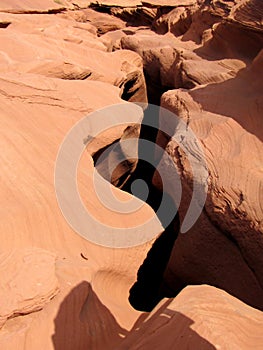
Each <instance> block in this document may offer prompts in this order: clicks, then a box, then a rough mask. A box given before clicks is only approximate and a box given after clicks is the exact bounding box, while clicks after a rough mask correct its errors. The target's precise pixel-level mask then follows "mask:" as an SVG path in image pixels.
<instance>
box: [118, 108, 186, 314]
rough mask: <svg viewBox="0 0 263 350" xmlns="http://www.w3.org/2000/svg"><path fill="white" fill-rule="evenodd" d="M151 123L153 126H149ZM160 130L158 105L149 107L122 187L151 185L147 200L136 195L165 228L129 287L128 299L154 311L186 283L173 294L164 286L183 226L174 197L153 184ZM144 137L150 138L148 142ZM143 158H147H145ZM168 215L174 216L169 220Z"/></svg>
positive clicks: (134, 305) (175, 289)
mask: <svg viewBox="0 0 263 350" xmlns="http://www.w3.org/2000/svg"><path fill="white" fill-rule="evenodd" d="M149 124H150V125H151V126H149ZM158 131H159V108H157V106H155V108H148V109H146V111H145V113H144V118H143V121H142V124H141V130H140V136H139V141H138V163H137V167H136V169H135V171H134V172H133V173H132V174H131V177H130V178H129V180H128V181H127V182H126V183H125V184H124V186H123V187H122V190H124V191H126V192H129V193H133V192H132V190H131V186H132V183H133V182H134V181H135V180H137V179H140V180H143V181H145V183H146V184H147V186H148V190H149V194H148V197H147V199H146V200H145V198H144V194H142V195H141V196H140V193H136V196H137V197H138V198H140V199H142V200H145V201H146V203H147V204H149V205H150V206H151V207H152V209H153V210H154V211H155V213H156V214H157V216H158V219H159V220H160V222H161V223H162V225H163V227H164V228H165V230H164V232H163V233H162V234H161V235H160V236H159V237H158V238H157V239H156V241H155V242H154V244H153V246H152V248H151V249H150V251H149V252H148V254H147V257H146V258H145V260H144V262H143V263H142V265H141V266H140V268H139V270H138V274H137V281H136V282H135V284H134V285H133V286H132V288H131V289H130V296H129V301H130V303H131V305H132V306H133V307H134V308H135V309H137V310H140V311H151V310H152V309H153V308H154V307H155V306H156V305H157V304H158V302H159V301H160V300H161V299H162V298H164V297H172V296H176V295H177V294H178V293H179V292H180V291H181V290H182V288H184V287H185V284H182V283H179V282H178V284H177V288H174V290H173V293H172V294H171V292H170V291H168V289H166V288H165V285H164V281H163V275H164V272H165V269H166V267H167V264H168V262H169V259H170V256H171V253H172V249H173V246H174V243H175V240H176V238H177V237H178V234H179V230H180V220H179V215H178V212H177V207H176V205H175V203H174V200H173V198H172V197H171V196H170V195H169V194H168V193H165V192H163V191H162V190H161V189H159V188H156V187H155V186H154V185H153V181H152V179H153V176H154V173H155V171H156V169H157V166H158V161H159V159H160V157H159V159H157V160H156V156H155V147H156V138H157V134H158ZM141 140H142V141H144V140H147V141H150V142H149V143H147V145H146V144H145V142H142V141H141ZM143 159H147V161H144V160H143ZM162 201H165V203H166V207H165V208H164V210H160V204H161V202H162ZM169 217H171V218H172V220H169Z"/></svg>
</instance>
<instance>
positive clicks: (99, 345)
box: [52, 281, 216, 350]
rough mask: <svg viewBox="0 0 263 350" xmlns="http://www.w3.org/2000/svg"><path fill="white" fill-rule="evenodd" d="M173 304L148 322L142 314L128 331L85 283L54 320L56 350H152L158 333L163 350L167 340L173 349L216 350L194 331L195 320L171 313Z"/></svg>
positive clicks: (144, 314) (61, 306) (160, 309)
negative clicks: (140, 346) (134, 348)
mask: <svg viewBox="0 0 263 350" xmlns="http://www.w3.org/2000/svg"><path fill="white" fill-rule="evenodd" d="M114 302H116V300H114ZM171 302H172V300H171V299H170V300H167V301H166V302H165V303H164V304H163V305H161V306H160V308H159V309H158V310H157V311H156V312H155V313H154V314H153V315H152V316H151V317H150V318H149V319H148V320H146V318H147V317H148V316H149V314H148V313H143V314H142V315H141V316H140V317H139V318H138V319H137V321H136V322H135V324H134V326H133V327H132V329H131V330H130V331H127V330H125V329H123V328H122V327H121V326H120V325H119V324H118V322H117V321H116V319H115V317H114V316H113V315H112V313H111V312H110V310H109V309H108V308H107V307H106V306H105V305H104V304H103V303H102V302H101V301H100V299H99V298H98V296H97V295H96V293H95V292H94V291H93V289H92V287H91V285H90V283H88V282H84V281H83V282H81V283H80V284H79V285H77V286H75V287H74V288H73V289H72V290H71V291H70V292H69V294H68V295H67V296H66V297H65V298H64V300H63V301H62V303H61V304H60V308H59V310H58V313H57V315H56V318H55V320H54V323H55V333H54V334H53V336H52V341H53V346H54V349H55V350H75V349H77V350H86V349H115V350H124V349H130V348H132V347H133V346H135V347H136V345H138V344H143V348H144V349H151V348H152V347H153V344H154V343H155V339H154V336H153V334H154V333H153V332H154V330H157V329H159V333H158V337H161V338H159V341H160V339H164V341H163V342H162V344H163V345H160V347H158V348H159V349H160V350H162V349H163V350H166V349H167V347H166V344H167V340H165V337H167V336H169V339H170V340H169V343H170V344H173V345H172V348H175V347H176V346H177V343H179V344H180V346H181V348H180V349H189V348H191V349H193V348H198V349H202V350H215V349H216V348H215V347H214V346H213V345H212V344H211V343H210V342H208V341H207V340H206V339H205V338H203V337H201V336H200V335H199V334H198V333H196V332H195V331H194V330H192V329H191V326H192V325H193V324H194V321H193V320H191V319H190V318H188V317H187V316H185V315H184V314H182V313H179V312H176V311H174V310H171V309H169V305H170V303H171ZM167 321H168V322H167ZM160 329H161V331H160Z"/></svg>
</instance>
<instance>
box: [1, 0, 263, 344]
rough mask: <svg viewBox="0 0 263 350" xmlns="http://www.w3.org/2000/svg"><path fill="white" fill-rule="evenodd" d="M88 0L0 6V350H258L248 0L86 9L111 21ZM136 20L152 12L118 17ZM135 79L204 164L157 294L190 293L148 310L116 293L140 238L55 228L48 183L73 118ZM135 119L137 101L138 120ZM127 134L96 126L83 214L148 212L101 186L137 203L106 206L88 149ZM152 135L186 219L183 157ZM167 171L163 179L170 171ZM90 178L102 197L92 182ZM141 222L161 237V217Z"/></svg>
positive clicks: (261, 60)
mask: <svg viewBox="0 0 263 350" xmlns="http://www.w3.org/2000/svg"><path fill="white" fill-rule="evenodd" d="M89 5H90V2H89V1H74V2H73V1H61V2H56V1H48V0H45V1H29V0H28V1H26V0H23V1H2V2H1V4H0V43H1V45H0V46H1V48H0V122H1V138H0V145H1V149H2V152H1V155H0V162H1V184H0V193H1V194H0V195H1V200H2V205H1V210H0V212H1V222H0V232H1V248H0V296H1V298H0V299H1V306H0V327H1V329H0V348H1V349H8V350H13V349H14V350H20V349H21V350H22V349H23V350H24V349H26V350H31V349H47V350H49V349H50V350H51V349H55V350H62V349H63V350H72V349H79V350H82V349H83V350H84V349H87V348H89V349H92V350H105V349H116V350H122V349H134V350H135V349H142V348H143V349H156V350H157V349H161V350H162V349H163V350H166V349H173V348H178V349H182V350H183V349H194V350H195V349H202V350H210V349H222V350H223V349H229V350H232V349H234V350H235V349H237V350H239V349H244V350H250V349H256V350H260V349H262V347H263V337H262V326H263V314H262V311H260V310H263V304H262V303H263V287H262V286H263V280H262V273H263V260H262V256H263V254H262V252H263V239H262V237H263V236H262V235H263V226H262V225H263V221H262V218H263V208H262V205H261V203H262V196H263V190H262V189H263V182H262V181H263V180H262V178H263V177H262V164H263V153H262V137H263V130H262V120H261V119H262V110H263V101H262V88H263V86H262V76H263V71H262V67H263V66H262V64H263V55H262V52H263V51H262V47H263V39H262V34H261V33H262V21H261V14H262V12H263V10H262V5H261V2H260V0H258V1H256V0H255V1H252V0H250V1H249V0H239V1H238V0H235V1H231V2H230V1H226V0H220V1H216V2H215V1H206V2H204V3H203V2H202V1H179V0H178V1H172V2H171V1H170V2H167V1H145V2H139V1H125V2H120V1H109V2H108V1H102V2H97V5H96V6H101V7H102V8H103V7H104V6H106V8H108V7H113V8H114V7H120V8H122V9H121V11H120V12H118V11H119V10H118V9H117V10H116V9H115V10H114V11H115V13H116V15H118V14H120V15H121V18H122V19H119V18H117V17H113V15H109V14H105V13H99V12H94V11H93V10H91V9H88V8H87V7H88V6H89ZM136 6H139V7H138V11H137V8H136ZM142 7H143V10H142ZM167 7H168V10H167ZM173 7H175V8H173ZM65 8H68V10H65ZM126 8H127V9H126ZM131 8H133V10H132V11H131ZM134 9H135V10H134ZM145 9H146V10H145ZM153 9H154V10H153ZM112 11H113V10H112ZM114 11H113V12H114ZM123 11H124V12H123ZM143 11H144V12H143ZM147 11H149V12H147ZM29 13H31V14H29ZM55 13H57V14H55ZM124 13H125V14H126V16H128V17H129V24H128V25H129V26H127V27H126V22H125V20H124V17H123V16H124V15H123V14H124ZM142 13H143V14H144V16H145V13H148V14H149V16H148V17H147V16H146V17H147V25H146V26H138V27H135V26H134V27H132V26H131V23H130V22H131V21H130V18H133V17H131V16H135V17H134V23H135V22H136V21H137V20H138V19H139V20H140V21H141V22H142V21H144V20H145V18H146V17H144V16H143V15H142ZM127 14H128V15H127ZM136 16H137V17H136ZM154 16H156V18H155V17H154ZM128 17H127V18H128ZM149 18H154V19H153V24H152V28H150V27H149ZM222 18H224V20H222ZM151 29H154V30H155V31H156V32H155V31H153V30H151ZM146 84H147V85H148V93H149V91H150V90H151V87H152V89H153V91H155V92H156V89H157V90H158V91H157V94H156V95H155V96H154V97H155V98H156V96H157V95H158V97H159V98H160V103H161V105H162V106H163V107H165V108H168V109H169V110H170V111H172V112H174V113H176V114H177V115H178V116H179V117H180V118H181V119H182V120H185V122H186V125H187V127H190V128H191V129H192V130H193V131H194V133H195V134H196V135H197V137H198V139H199V140H200V142H201V143H202V146H203V148H204V152H205V157H206V162H207V168H208V171H209V182H208V184H209V187H208V196H207V200H206V203H205V207H204V210H203V212H202V214H201V216H200V218H199V220H198V221H197V222H196V224H195V225H194V226H193V227H192V229H191V231H190V232H188V233H186V234H180V235H179V238H178V239H177V241H176V242H175V245H174V247H173V251H172V254H171V256H170V260H169V263H168V265H167V267H166V270H165V274H164V283H165V285H166V288H167V290H169V292H170V293H171V292H173V291H174V292H176V293H175V294H177V293H178V292H179V291H180V289H182V288H181V286H182V285H183V286H185V285H190V286H187V287H186V288H184V289H183V290H182V291H181V292H180V293H179V294H178V295H177V296H176V297H175V298H173V299H164V300H162V301H161V302H160V303H159V304H158V305H156V307H155V308H154V310H153V311H152V312H150V313H146V312H140V311H136V310H134V309H133V308H132V307H131V305H130V304H129V301H128V297H129V289H130V288H131V286H132V285H133V283H134V282H135V281H136V279H137V272H138V269H139V267H140V266H141V265H142V264H143V261H144V259H145V258H146V256H147V253H148V252H149V250H150V249H151V247H152V244H153V241H150V242H148V243H145V244H142V245H140V246H137V247H132V248H125V249H113V248H106V247H102V246H99V245H96V244H93V243H91V242H89V241H88V240H86V239H84V238H82V237H81V236H80V235H78V234H77V233H76V232H75V231H74V230H73V229H72V228H71V227H70V226H69V225H68V223H67V222H66V220H65V218H64V217H63V215H62V213H61V211H60V208H59V206H58V203H57V199H56V192H55V188H54V169H55V164H56V157H57V153H58V150H59V147H60V145H61V143H62V141H63V139H64V137H65V136H66V134H67V132H69V130H70V129H71V128H72V127H73V125H75V123H77V122H78V121H80V120H81V119H82V118H83V117H84V116H85V115H88V114H90V113H91V112H93V111H95V110H98V109H101V108H103V107H106V106H109V105H112V104H115V103H127V102H125V101H124V100H123V99H125V100H129V101H131V102H132V101H140V102H146V101H147V96H146ZM142 114H143V111H142V110H140V109H138V122H140V121H141V118H142ZM126 127H127V125H125V126H123V127H119V128H117V129H113V130H111V129H110V130H107V131H106V132H105V133H103V134H102V135H98V137H96V138H95V139H94V140H93V142H92V143H91V144H90V146H89V147H88V148H87V149H86V150H85V151H84V153H83V154H82V157H81V159H80V162H79V166H78V174H77V175H78V176H77V181H78V187H79V192H80V196H81V198H82V200H83V203H84V204H85V206H86V207H87V208H88V210H89V212H91V213H92V214H93V215H94V217H95V218H96V219H97V220H98V221H99V222H102V223H105V224H106V225H112V226H114V227H121V228H128V227H134V225H136V224H140V223H144V222H145V221H147V220H149V219H151V218H153V217H154V212H153V210H152V209H151V208H150V207H149V206H148V205H147V204H144V203H142V202H141V201H139V199H136V198H134V197H132V196H131V195H130V194H127V193H125V192H123V191H121V190H119V189H117V188H115V187H113V186H111V189H112V191H113V192H114V194H115V196H117V197H118V198H119V199H120V200H122V201H124V202H125V201H127V200H131V199H132V198H133V200H135V201H136V202H137V204H138V205H139V204H140V209H139V210H138V211H137V212H136V213H133V214H129V215H123V214H120V213H118V212H112V211H111V210H109V209H107V208H105V207H104V206H103V205H102V204H101V203H100V200H99V198H98V197H97V193H96V191H95V188H94V183H93V174H94V171H95V170H94V162H93V159H92V157H91V156H92V155H94V154H95V153H96V152H97V151H99V150H100V149H102V148H103V147H105V146H107V145H109V144H111V143H112V142H114V141H116V140H118V139H120V138H121V137H123V135H124V138H125V137H126V136H125V135H126V134H125V132H124V130H125V128H126ZM123 133H124V134H123ZM137 134H138V133H137V131H136V137H137ZM82 136H83V141H85V137H86V136H88V135H81V137H82ZM84 143H85V142H84ZM157 143H158V144H160V145H163V146H165V147H166V150H167V152H168V153H169V154H170V155H171V157H172V159H173V161H174V165H175V167H176V168H177V171H178V174H179V175H180V179H181V182H182V187H183V201H182V202H181V205H180V208H179V214H180V217H181V219H183V217H184V215H185V213H186V211H187V208H188V205H189V201H190V199H191V193H192V190H191V183H192V171H191V168H190V166H189V162H188V161H187V159H186V156H185V154H184V152H183V151H182V150H181V149H180V148H178V145H177V144H176V143H175V142H174V141H169V140H167V139H166V138H165V137H163V135H162V134H159V135H158V138H157ZM193 150H194V148H193ZM126 170H127V169H124V171H126ZM164 170H165V171H166V172H167V173H169V171H170V168H169V166H168V165H167V164H166V165H165V166H164ZM127 173H128V172H127ZM125 174H126V173H125ZM126 175H127V174H126ZM118 180H119V179H118V178H114V179H112V182H115V185H117V184H118ZM154 181H155V185H156V186H157V187H158V186H159V183H158V178H154ZM171 181H173V179H171ZM100 185H101V188H102V190H103V188H104V187H103V186H104V185H105V180H103V179H101V182H100ZM171 189H173V183H171ZM154 224H155V225H156V227H158V229H159V232H160V233H161V231H162V230H163V228H162V226H161V224H160V222H159V221H158V220H157V219H155V222H154ZM93 227H94V226H92V225H91V226H90V228H89V229H90V231H91V233H92V234H93V235H96V232H93V231H92V230H93ZM105 232H106V231H105ZM123 232H124V233H125V231H123ZM141 234H142V235H145V236H146V235H147V234H149V232H141ZM160 254H161V252H160ZM193 284H197V285H196V286H191V285H193ZM207 284H209V285H210V286H208V285H207ZM223 290H224V291H223ZM252 306H253V307H254V308H253V307H252Z"/></svg>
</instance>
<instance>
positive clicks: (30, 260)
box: [0, 248, 59, 328]
mask: <svg viewBox="0 0 263 350" xmlns="http://www.w3.org/2000/svg"><path fill="white" fill-rule="evenodd" d="M0 275H1V284H0V297H1V307H0V328H1V327H2V326H3V325H4V323H5V322H6V320H7V319H9V318H12V317H15V316H20V315H26V314H29V313H31V312H35V311H39V310H41V309H42V308H43V307H44V305H45V304H47V303H48V302H49V301H50V300H51V299H52V298H53V297H54V296H55V295H56V294H57V293H58V291H59V289H58V282H57V277H56V274H55V255H54V254H53V253H51V252H48V251H45V250H43V249H37V248H35V249H25V250H16V251H12V252H9V253H2V254H1V255H0Z"/></svg>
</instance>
